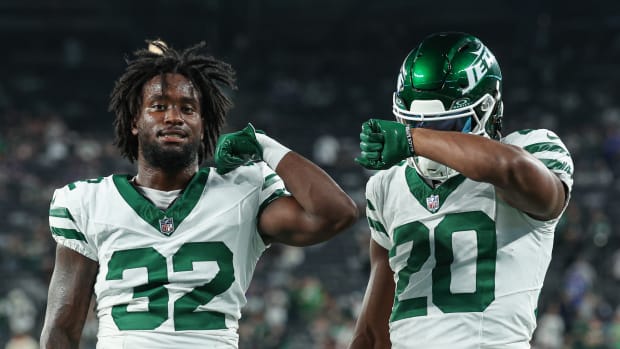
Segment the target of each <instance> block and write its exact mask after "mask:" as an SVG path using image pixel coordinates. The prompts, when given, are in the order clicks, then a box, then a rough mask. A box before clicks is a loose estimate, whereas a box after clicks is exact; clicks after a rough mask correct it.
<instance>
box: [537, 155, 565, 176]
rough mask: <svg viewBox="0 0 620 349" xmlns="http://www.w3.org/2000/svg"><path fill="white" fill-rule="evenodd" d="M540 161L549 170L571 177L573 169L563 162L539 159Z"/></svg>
mask: <svg viewBox="0 0 620 349" xmlns="http://www.w3.org/2000/svg"><path fill="white" fill-rule="evenodd" d="M540 161H542V163H543V164H545V166H546V167H547V168H548V169H550V170H557V171H563V172H566V173H568V174H569V175H570V176H571V177H572V176H573V167H572V166H571V165H570V164H568V163H566V162H564V161H559V160H553V159H540Z"/></svg>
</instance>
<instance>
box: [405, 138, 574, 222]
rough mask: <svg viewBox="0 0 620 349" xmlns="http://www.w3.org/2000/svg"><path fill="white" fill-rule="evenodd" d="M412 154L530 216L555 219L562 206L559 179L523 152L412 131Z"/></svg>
mask: <svg viewBox="0 0 620 349" xmlns="http://www.w3.org/2000/svg"><path fill="white" fill-rule="evenodd" d="M411 132H412V137H413V140H414V141H413V142H414V145H415V153H416V154H417V155H419V156H423V157H426V158H429V159H431V160H434V161H437V162H439V163H442V164H444V165H446V166H449V167H451V168H453V169H454V170H456V171H457V172H459V173H461V174H463V175H464V176H465V177H468V178H470V179H472V180H474V181H478V182H486V183H490V184H492V185H493V186H495V188H496V191H497V194H498V195H499V196H500V197H501V198H502V199H503V200H504V201H506V202H507V203H508V204H509V205H511V206H513V207H515V208H517V209H519V210H522V211H524V212H527V213H528V214H530V216H532V217H534V218H536V219H540V220H548V219H552V218H556V217H557V216H558V215H559V214H560V213H561V212H562V209H563V207H564V205H565V200H566V193H565V188H564V186H563V184H562V183H561V181H560V180H559V178H558V177H557V176H556V175H555V174H554V173H552V172H551V171H550V170H548V169H547V168H546V167H545V165H544V164H543V163H542V162H541V161H539V160H538V159H536V158H535V157H534V156H532V155H531V154H529V153H528V152H527V151H525V150H524V149H521V148H519V147H516V146H513V145H507V144H503V143H500V142H497V141H494V140H491V139H487V138H484V137H481V136H475V135H470V134H465V133H459V132H445V131H433V130H428V129H422V128H419V129H412V130H411Z"/></svg>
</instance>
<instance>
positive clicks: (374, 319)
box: [350, 32, 573, 349]
mask: <svg viewBox="0 0 620 349" xmlns="http://www.w3.org/2000/svg"><path fill="white" fill-rule="evenodd" d="M501 88H502V74H501V71H500V68H499V64H498V62H497V60H496V59H495V56H494V55H493V53H491V51H490V50H489V49H488V48H487V47H486V46H485V45H484V44H483V43H482V42H481V41H480V40H478V39H477V38H476V37H474V36H472V35H469V34H465V33H456V32H449V33H437V34H433V35H430V36H428V37H427V38H425V39H424V40H423V41H422V42H421V43H420V44H419V45H418V46H417V47H416V48H415V49H413V50H412V51H411V52H410V53H409V55H407V57H406V58H405V61H404V62H403V65H402V68H401V70H400V73H399V75H398V82H397V89H396V92H395V93H394V96H393V113H394V115H395V117H396V120H397V121H396V122H395V121H388V120H379V119H371V120H368V121H366V122H364V123H363V125H362V133H361V134H360V138H361V143H360V147H361V150H362V151H361V155H360V156H359V157H358V158H357V159H356V161H357V162H358V163H360V164H361V165H362V166H364V167H366V168H368V169H372V170H380V171H378V172H377V173H376V174H374V175H373V176H372V177H371V178H370V180H369V181H368V184H367V186H366V198H367V208H366V214H367V218H368V222H369V225H370V231H371V236H372V239H371V245H370V256H371V273H370V279H369V282H368V287H367V289H366V295H365V297H364V302H363V308H362V311H361V314H360V317H359V319H358V322H357V325H356V329H355V333H354V338H353V340H352V343H351V346H350V347H351V348H388V347H390V346H391V347H392V348H425V349H428V348H463V349H469V348H529V341H530V339H531V337H532V333H533V331H534V329H535V327H536V317H535V310H536V307H537V301H538V295H539V293H540V290H541V288H542V283H543V280H544V278H545V273H546V270H547V268H548V266H549V262H550V259H551V249H552V246H553V232H554V230H555V227H556V225H557V222H558V219H559V216H560V215H561V214H562V212H563V211H564V208H565V207H566V205H567V203H568V200H569V197H570V190H571V187H572V183H573V179H572V176H573V163H572V160H571V157H570V154H569V152H568V150H567V149H566V147H565V145H564V144H563V143H562V141H561V140H560V139H559V137H557V136H556V135H555V134H554V133H553V132H552V131H549V130H544V129H538V130H520V131H517V132H514V133H511V134H509V135H507V136H505V137H504V136H503V135H502V134H501V133H500V131H501V124H502V113H503V105H502V93H501ZM404 160H406V161H404Z"/></svg>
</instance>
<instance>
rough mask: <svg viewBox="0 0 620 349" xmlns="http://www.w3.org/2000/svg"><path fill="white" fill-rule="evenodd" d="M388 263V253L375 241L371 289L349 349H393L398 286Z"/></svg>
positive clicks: (365, 298) (371, 269)
mask: <svg viewBox="0 0 620 349" xmlns="http://www.w3.org/2000/svg"><path fill="white" fill-rule="evenodd" d="M388 260H389V259H388V252H387V250H386V249H384V248H383V247H381V246H379V245H378V244H377V243H376V242H374V241H371V242H370V265H371V268H370V276H369V278H368V286H367V287H366V293H365V294H364V300H363V303H362V311H361V313H360V315H359V317H358V319H357V323H356V325H355V330H354V332H353V339H352V340H351V344H350V345H349V349H367V348H372V349H388V348H390V347H391V346H392V344H391V342H390V330H389V319H390V314H391V310H392V302H393V300H394V288H395V285H394V279H393V278H392V270H391V269H390V266H389V262H388Z"/></svg>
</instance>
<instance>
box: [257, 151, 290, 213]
mask: <svg viewBox="0 0 620 349" xmlns="http://www.w3.org/2000/svg"><path fill="white" fill-rule="evenodd" d="M257 165H258V166H260V168H261V173H262V176H263V181H262V183H263V184H262V187H261V190H260V208H259V210H258V216H260V214H261V212H263V210H264V209H265V207H267V205H269V204H270V203H272V202H273V201H274V200H276V199H278V198H281V197H284V196H291V193H290V192H289V191H288V190H286V187H285V186H284V181H282V178H280V176H278V175H277V174H276V173H275V172H274V171H273V170H272V169H271V168H270V167H269V166H267V164H266V163H264V162H259V163H257Z"/></svg>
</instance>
